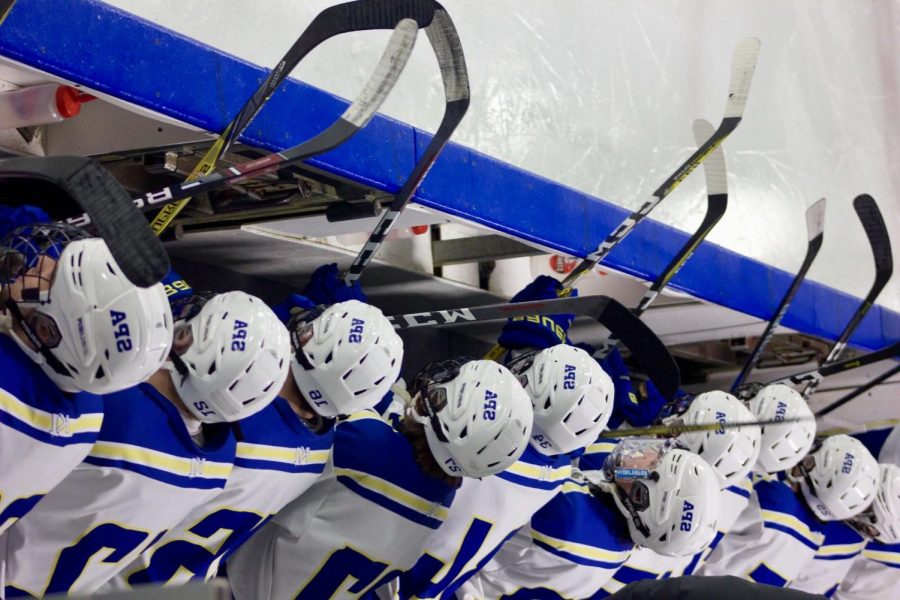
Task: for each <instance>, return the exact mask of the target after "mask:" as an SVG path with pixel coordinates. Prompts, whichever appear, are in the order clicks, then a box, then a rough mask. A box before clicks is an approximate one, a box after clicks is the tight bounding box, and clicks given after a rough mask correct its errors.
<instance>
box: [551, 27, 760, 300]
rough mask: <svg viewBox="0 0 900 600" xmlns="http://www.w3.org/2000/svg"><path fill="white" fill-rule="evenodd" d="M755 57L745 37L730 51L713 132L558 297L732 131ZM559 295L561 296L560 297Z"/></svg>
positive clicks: (752, 42) (753, 43) (755, 48)
mask: <svg viewBox="0 0 900 600" xmlns="http://www.w3.org/2000/svg"><path fill="white" fill-rule="evenodd" d="M758 55H759V40H758V39H756V38H747V39H745V40H742V41H741V42H740V43H739V44H738V45H737V48H736V49H735V51H734V58H733V59H732V62H731V83H730V84H729V86H728V101H727V102H726V104H725V116H724V117H723V118H722V123H721V124H720V125H719V128H718V129H717V130H716V132H715V133H714V134H713V135H712V137H710V138H709V139H708V140H706V142H705V143H704V144H703V145H702V146H700V148H698V149H697V151H696V152H694V153H693V154H692V155H691V156H690V158H688V159H687V160H686V161H685V162H684V163H683V164H682V165H681V166H680V167H678V168H677V169H676V170H675V172H674V173H672V174H671V175H670V176H669V178H668V179H666V180H665V181H664V182H663V184H662V185H661V186H659V188H657V189H656V191H655V192H653V195H652V196H650V198H649V199H648V200H647V201H646V202H644V204H643V205H641V207H640V208H639V209H638V210H637V211H635V212H633V213H631V214H630V215H628V217H627V218H626V219H625V220H624V221H622V223H621V224H620V225H619V226H618V227H616V229H615V230H614V231H613V232H612V233H610V234H609V235H608V236H607V237H606V239H605V240H603V242H602V243H601V244H600V246H599V247H598V248H597V249H596V250H594V251H593V252H591V253H590V254H588V255H587V256H586V257H584V260H582V261H581V262H580V263H579V264H578V266H576V267H575V268H574V269H573V270H572V272H571V273H569V275H568V276H566V278H565V279H563V281H562V294H568V293H569V291H570V290H571V289H572V286H574V285H575V282H576V281H578V279H580V278H581V276H582V275H584V274H585V273H587V272H589V271H590V270H591V269H593V268H594V267H596V266H597V265H598V264H599V263H600V261H602V260H603V259H604V258H606V256H607V255H608V254H609V253H610V251H611V250H612V249H613V248H615V247H616V245H617V244H618V243H619V242H621V241H622V240H623V239H624V238H625V236H627V235H628V234H629V233H631V230H632V229H634V227H635V225H637V224H638V223H640V222H641V220H643V218H644V217H646V216H647V215H648V214H649V213H650V211H651V210H653V209H654V208H655V207H656V205H657V204H659V203H660V202H662V200H663V199H664V198H665V197H666V196H668V195H669V194H670V193H671V192H672V190H674V189H675V188H676V187H678V184H680V183H681V182H682V181H683V180H684V179H685V178H686V177H687V176H688V175H690V174H691V173H692V172H693V171H694V169H696V168H697V166H698V165H699V164H700V163H702V162H703V161H704V160H705V159H706V157H707V156H709V155H710V154H711V153H712V152H713V150H715V149H716V148H718V147H719V145H720V144H721V143H722V142H723V141H725V138H727V137H728V136H729V135H730V134H731V132H732V131H734V130H735V128H736V127H737V126H738V124H739V123H740V122H741V118H742V116H743V114H744V107H745V106H746V105H747V94H749V92H750V83H751V81H752V80H753V70H754V69H755V68H756V57H757V56H758ZM562 294H561V295H562Z"/></svg>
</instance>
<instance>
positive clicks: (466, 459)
mask: <svg viewBox="0 0 900 600" xmlns="http://www.w3.org/2000/svg"><path fill="white" fill-rule="evenodd" d="M413 387H414V390H415V395H414V400H416V399H421V403H419V404H421V405H423V406H424V409H425V414H420V413H419V412H418V411H417V410H416V408H415V406H416V404H417V403H416V402H413V404H412V406H411V410H412V412H413V417H414V418H415V420H416V421H417V422H419V423H421V424H422V425H423V426H424V428H425V438H426V440H427V442H428V447H429V449H430V450H431V454H432V455H433V456H434V458H435V460H436V462H437V463H438V464H439V465H440V466H441V469H443V471H444V472H445V473H446V474H447V475H450V476H452V477H462V476H466V477H487V476H489V475H494V474H495V473H499V472H500V471H503V470H504V469H506V468H507V467H509V466H510V465H512V464H513V463H514V462H516V461H517V460H518V459H519V457H520V456H522V452H524V451H525V446H526V445H527V444H528V437H529V436H530V435H531V427H532V420H533V414H532V409H531V401H530V400H529V399H528V394H527V393H526V392H525V390H524V389H522V386H521V385H520V384H519V382H518V380H517V379H516V378H515V376H514V375H513V374H512V373H510V372H509V370H508V369H507V368H506V367H504V366H502V365H499V364H497V363H495V362H493V361H489V360H467V359H452V360H446V361H442V362H439V363H435V364H433V365H430V366H428V367H426V368H425V369H423V370H422V371H421V372H420V373H419V374H418V375H417V376H416V379H415V382H414V384H413Z"/></svg>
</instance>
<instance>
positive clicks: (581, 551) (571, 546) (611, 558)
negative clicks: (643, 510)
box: [531, 529, 631, 563]
mask: <svg viewBox="0 0 900 600" xmlns="http://www.w3.org/2000/svg"><path fill="white" fill-rule="evenodd" d="M531 536H532V537H533V538H534V539H535V540H537V541H539V542H543V543H544V544H547V545H548V546H551V547H553V548H556V549H557V550H559V551H561V552H565V553H567V554H572V555H574V556H579V557H581V558H585V559H587V560H595V561H599V562H607V563H623V562H625V560H626V559H628V555H629V554H631V551H630V550H620V551H612V550H603V549H601V548H595V547H594V546H588V545H587V544H579V543H577V542H568V541H566V540H561V539H559V538H555V537H551V536H549V535H545V534H543V533H540V532H537V531H535V530H533V529H532V530H531Z"/></svg>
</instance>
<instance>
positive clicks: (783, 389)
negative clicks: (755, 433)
mask: <svg viewBox="0 0 900 600" xmlns="http://www.w3.org/2000/svg"><path fill="white" fill-rule="evenodd" d="M748 407H749V408H750V412H752V413H753V414H754V415H755V416H756V420H757V421H780V420H784V419H803V420H802V421H795V422H793V423H785V424H784V425H764V426H762V427H761V428H760V429H761V431H762V439H761V440H760V449H759V458H758V459H757V462H756V468H757V469H758V470H762V471H765V472H766V473H777V472H779V471H786V470H788V469H790V468H791V467H793V466H794V465H796V464H797V463H798V462H800V459H802V458H803V457H804V456H806V454H807V453H808V452H809V449H810V448H812V445H813V440H814V438H815V436H816V421H815V417H813V414H812V411H811V410H810V409H809V406H808V405H807V404H806V400H804V399H803V396H801V395H800V393H799V392H797V391H796V390H794V389H792V388H789V387H788V386H786V385H783V384H780V383H779V384H774V385H767V386H765V387H763V388H762V389H761V390H759V391H758V392H757V393H756V395H754V396H753V398H752V399H751V400H750V402H749V405H748Z"/></svg>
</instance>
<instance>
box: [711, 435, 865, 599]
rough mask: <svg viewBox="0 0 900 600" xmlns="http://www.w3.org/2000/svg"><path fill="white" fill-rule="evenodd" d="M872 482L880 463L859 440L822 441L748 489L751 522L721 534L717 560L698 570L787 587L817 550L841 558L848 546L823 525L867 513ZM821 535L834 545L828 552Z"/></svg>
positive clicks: (826, 525)
mask: <svg viewBox="0 0 900 600" xmlns="http://www.w3.org/2000/svg"><path fill="white" fill-rule="evenodd" d="M878 477H879V471H878V464H877V463H876V462H875V459H874V458H873V457H872V455H871V454H870V453H869V451H868V450H866V448H865V446H863V445H862V443H861V442H859V440H856V439H854V438H851V437H849V436H846V435H836V436H831V437H828V438H825V439H824V440H823V441H822V442H821V443H819V444H818V445H816V446H814V447H813V450H812V451H811V452H810V453H809V454H808V455H807V456H805V457H804V458H803V460H801V461H800V462H799V463H798V464H797V465H796V466H795V467H793V468H792V469H791V470H790V471H788V472H787V473H785V474H784V475H782V476H780V477H774V476H769V477H767V478H764V479H761V480H759V481H757V482H756V483H755V484H754V491H755V492H756V498H757V500H758V507H759V508H758V510H757V519H756V522H755V524H753V525H751V526H748V527H746V528H745V529H744V530H742V531H739V532H732V533H729V534H728V535H726V536H725V537H724V538H723V539H722V541H721V543H720V544H719V547H718V548H717V549H716V553H719V554H720V556H721V558H720V560H718V561H716V562H713V561H710V562H708V563H707V564H706V565H705V567H704V569H703V572H704V573H708V574H712V575H722V574H726V573H727V574H731V575H738V576H740V577H744V578H749V579H752V580H753V581H757V582H760V583H767V584H770V585H776V586H779V587H786V586H787V585H789V584H790V583H791V582H792V581H794V580H795V579H797V578H798V577H799V576H800V575H801V574H802V573H803V572H804V571H806V570H808V569H810V567H811V564H812V562H813V559H814V557H815V556H816V553H817V552H820V551H821V552H822V553H823V556H824V555H831V556H832V557H835V556H837V557H840V556H841V555H842V553H845V550H846V549H847V548H846V541H845V540H844V539H843V538H840V537H837V536H836V534H835V533H834V526H832V525H830V524H829V523H830V522H833V521H840V520H846V519H850V518H852V517H855V516H856V515H859V514H860V513H862V512H863V511H865V510H866V509H867V508H868V507H869V505H870V504H871V503H872V501H873V499H874V498H875V494H876V491H877V488H878ZM751 506H752V505H751ZM839 525H843V524H839ZM826 536H828V537H830V538H831V539H832V540H833V541H835V542H836V544H834V545H835V548H833V549H830V548H829V544H827V543H826Z"/></svg>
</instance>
